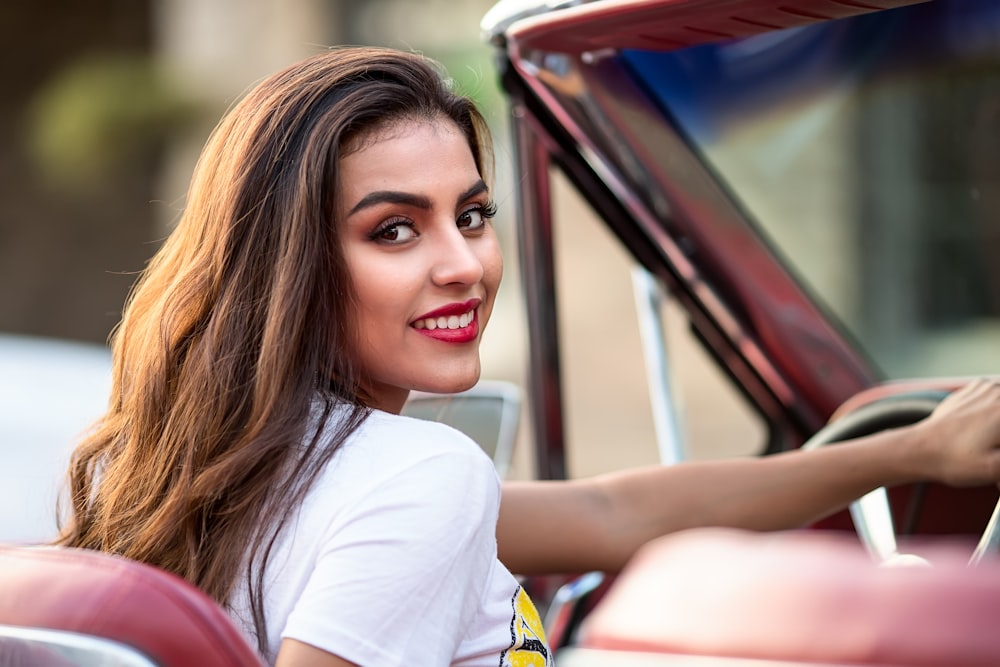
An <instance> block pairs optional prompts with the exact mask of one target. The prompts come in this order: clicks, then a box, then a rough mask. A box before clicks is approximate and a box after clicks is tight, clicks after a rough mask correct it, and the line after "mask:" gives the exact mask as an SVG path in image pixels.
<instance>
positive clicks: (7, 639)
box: [0, 625, 156, 667]
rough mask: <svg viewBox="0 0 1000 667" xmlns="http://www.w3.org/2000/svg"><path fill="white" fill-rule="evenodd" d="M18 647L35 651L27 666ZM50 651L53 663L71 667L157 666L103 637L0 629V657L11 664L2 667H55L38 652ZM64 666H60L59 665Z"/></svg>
mask: <svg viewBox="0 0 1000 667" xmlns="http://www.w3.org/2000/svg"><path fill="white" fill-rule="evenodd" d="M18 644H22V645H23V646H25V647H30V648H31V649H32V654H30V655H28V654H25V656H26V658H27V659H26V661H25V662H19V661H18V660H16V658H18V657H19V654H18V653H16V652H14V651H17V650H18V649H17V648H15V647H16V646H17V645H18ZM45 649H49V650H50V651H51V653H50V655H51V657H52V658H53V659H55V658H59V659H62V660H66V661H68V662H69V663H70V664H74V665H80V666H81V667H85V666H87V665H92V666H93V667H156V663H154V662H153V661H152V660H150V659H149V658H148V657H146V656H145V655H143V654H142V653H140V652H139V651H138V650H136V649H134V648H132V647H131V646H126V645H125V644H122V643H120V642H116V641H114V640H111V639H107V638H104V637H95V636H94V635H85V634H80V633H77V632H67V631H65V630H51V629H49V628H28V627H21V626H16V625H0V657H3V658H6V659H8V660H11V662H10V663H8V662H4V663H3V664H25V665H43V664H55V661H54V660H53V661H52V662H51V663H50V662H43V661H42V658H44V656H41V655H38V653H37V651H41V650H45ZM60 664H61V663H60Z"/></svg>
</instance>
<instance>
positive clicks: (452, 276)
mask: <svg viewBox="0 0 1000 667" xmlns="http://www.w3.org/2000/svg"><path fill="white" fill-rule="evenodd" d="M435 236H436V239H435V243H434V244H433V252H434V263H433V266H432V269H431V281H432V282H433V283H434V284H435V285H438V286H441V287H444V286H446V285H455V284H460V285H474V284H475V283H477V282H479V281H480V280H482V278H483V273H484V268H483V262H482V259H481V258H480V257H479V255H478V254H477V253H476V249H475V247H474V246H473V243H474V242H475V241H474V240H473V239H469V238H467V237H466V236H465V235H464V234H462V232H461V230H459V228H458V227H456V226H455V223H454V221H449V224H448V225H447V226H443V229H442V231H441V233H440V234H436V235H435Z"/></svg>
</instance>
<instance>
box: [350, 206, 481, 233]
mask: <svg viewBox="0 0 1000 667" xmlns="http://www.w3.org/2000/svg"><path fill="white" fill-rule="evenodd" d="M473 212H475V213H478V214H479V215H480V216H481V217H482V218H483V222H484V223H485V222H486V221H487V220H490V219H491V218H494V217H496V214H497V205H496V203H495V202H494V201H493V200H489V201H487V202H486V203H484V204H475V205H473V206H470V207H469V208H467V209H465V210H464V211H462V212H461V213H459V215H458V217H459V219H461V218H463V217H464V216H466V215H468V214H469V213H473ZM399 227H408V228H409V229H410V230H412V231H413V232H414V233H416V226H415V225H414V224H413V222H412V221H411V220H409V219H407V218H390V219H388V220H386V221H385V222H383V223H382V224H381V225H379V226H378V227H376V228H375V229H374V230H373V231H372V232H371V234H369V235H368V238H369V240H371V241H388V242H390V243H392V241H391V240H388V239H383V238H382V236H383V235H384V234H385V233H386V232H389V231H392V230H394V229H397V228H399Z"/></svg>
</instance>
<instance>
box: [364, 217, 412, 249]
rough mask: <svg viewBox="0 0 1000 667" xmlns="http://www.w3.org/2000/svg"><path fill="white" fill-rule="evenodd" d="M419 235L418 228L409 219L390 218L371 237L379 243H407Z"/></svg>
mask: <svg viewBox="0 0 1000 667" xmlns="http://www.w3.org/2000/svg"><path fill="white" fill-rule="evenodd" d="M416 237H417V230H416V228H414V226H413V223H412V222H410V221H409V220H388V221H386V222H385V223H383V224H381V225H379V226H378V227H377V228H376V229H375V231H373V232H372V233H371V234H370V235H369V238H370V239H371V240H372V241H376V242H378V243H388V244H396V243H406V242H407V241H410V240H412V239H415V238H416Z"/></svg>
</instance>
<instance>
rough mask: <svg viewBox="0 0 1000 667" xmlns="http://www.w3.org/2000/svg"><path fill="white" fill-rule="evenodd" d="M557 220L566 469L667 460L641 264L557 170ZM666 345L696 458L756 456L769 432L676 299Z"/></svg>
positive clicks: (684, 434)
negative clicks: (636, 284) (642, 313)
mask: <svg viewBox="0 0 1000 667" xmlns="http://www.w3.org/2000/svg"><path fill="white" fill-rule="evenodd" d="M551 178H552V184H553V214H554V236H555V239H554V244H555V250H554V252H555V263H556V271H557V274H556V284H557V286H558V294H557V297H558V308H559V326H560V338H561V353H562V359H561V362H562V370H563V375H564V384H563V389H564V396H563V400H564V404H565V408H566V436H567V437H566V443H567V445H566V446H567V465H568V468H569V472H570V476H571V477H581V476H589V475H592V474H597V473H600V472H604V471H608V470H618V469H622V468H626V467H629V466H634V465H642V464H646V463H654V462H657V461H658V460H659V457H658V451H657V446H656V431H655V425H654V417H653V409H654V408H653V405H652V403H651V398H650V390H649V384H648V381H647V376H646V364H645V360H644V356H643V350H642V343H641V338H640V333H639V325H638V319H637V315H636V299H635V296H634V293H633V280H632V271H633V270H634V269H635V268H636V264H635V262H634V260H633V259H632V258H631V256H630V255H629V254H628V253H627V252H626V250H625V249H624V248H622V247H621V245H620V244H619V242H618V241H617V239H615V238H614V237H613V236H612V234H611V232H610V231H609V230H608V229H607V227H606V226H605V225H604V224H603V223H601V222H600V220H599V219H598V217H597V216H596V215H595V213H594V212H593V211H592V209H591V208H590V207H589V206H588V204H587V203H586V202H585V201H584V200H583V198H582V197H581V196H580V194H579V193H578V192H577V191H576V190H575V189H574V188H573V186H572V185H570V184H569V183H568V182H567V181H566V179H565V178H564V177H563V176H562V175H561V174H560V173H559V172H558V171H555V170H553V172H552V174H551ZM662 310H663V312H662V316H663V322H664V327H663V329H664V333H665V338H666V340H665V341H663V343H664V347H665V350H666V355H667V368H668V370H669V382H670V387H671V390H672V391H671V394H672V396H673V397H674V408H675V414H676V417H677V433H678V435H679V436H680V439H681V441H682V443H683V448H684V451H685V454H686V456H687V457H688V458H691V459H711V458H720V457H725V456H734V455H743V454H757V453H760V452H761V451H762V450H763V448H764V443H765V435H766V431H765V427H764V425H763V422H762V420H761V418H760V417H759V415H758V414H757V412H755V411H754V410H752V409H751V408H750V407H749V406H748V405H747V404H746V403H745V401H744V400H743V398H742V396H741V395H740V394H739V393H738V391H737V390H736V389H734V388H733V385H732V384H731V383H730V382H729V381H728V379H726V378H725V377H724V376H723V374H722V372H721V371H720V370H719V369H718V367H717V365H716V364H715V363H714V362H713V361H712V360H711V359H710V358H709V357H708V355H707V354H706V353H705V352H704V350H703V348H702V346H701V344H700V343H698V342H697V341H696V340H695V339H694V337H693V336H692V335H691V333H690V331H689V327H688V325H687V318H686V316H685V315H684V314H683V313H682V312H681V310H680V309H679V307H677V306H676V305H674V304H673V303H671V302H670V301H669V300H668V301H667V302H666V303H665V304H664V307H663V309H662Z"/></svg>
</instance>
